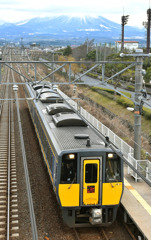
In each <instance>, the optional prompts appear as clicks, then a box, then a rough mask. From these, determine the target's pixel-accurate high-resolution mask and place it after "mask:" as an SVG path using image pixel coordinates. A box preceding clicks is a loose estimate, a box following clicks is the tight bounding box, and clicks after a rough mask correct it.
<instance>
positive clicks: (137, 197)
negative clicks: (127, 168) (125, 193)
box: [124, 178, 151, 215]
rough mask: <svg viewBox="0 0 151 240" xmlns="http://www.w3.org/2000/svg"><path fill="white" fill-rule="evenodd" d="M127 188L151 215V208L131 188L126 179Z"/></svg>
mask: <svg viewBox="0 0 151 240" xmlns="http://www.w3.org/2000/svg"><path fill="white" fill-rule="evenodd" d="M124 185H125V187H126V188H127V189H128V190H129V191H130V192H131V193H132V194H133V196H134V197H135V198H136V199H137V201H138V202H139V203H140V204H141V205H142V206H143V207H144V208H145V209H146V211H147V212H148V213H149V214H150V215H151V206H150V205H149V204H148V203H147V202H146V201H145V200H144V199H143V198H142V196H141V195H140V194H139V193H138V192H137V191H136V190H135V189H134V188H133V187H132V186H131V184H130V183H129V182H128V181H127V180H126V179H125V178H124Z"/></svg>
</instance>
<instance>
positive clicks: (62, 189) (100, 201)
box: [58, 148, 123, 227]
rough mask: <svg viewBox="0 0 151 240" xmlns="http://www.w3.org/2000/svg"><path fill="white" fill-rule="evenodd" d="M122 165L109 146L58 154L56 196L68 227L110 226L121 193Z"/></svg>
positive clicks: (114, 216) (114, 217)
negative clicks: (60, 160)
mask: <svg viewBox="0 0 151 240" xmlns="http://www.w3.org/2000/svg"><path fill="white" fill-rule="evenodd" d="M122 169H123V164H122V160H121V159H120V157H119V156H117V155H116V154H115V153H113V152H112V151H111V150H110V149H107V148H102V149H100V150H95V151H94V152H93V151H92V150H90V149H88V150H87V152H80V153H79V152H78V153H76V152H75V153H69V154H64V155H63V156H62V163H61V168H60V183H59V184H58V197H59V200H60V205H61V206H62V215H63V220H64V222H65V223H66V224H67V225H68V226H69V227H74V226H76V227H82V226H92V225H101V226H107V225H110V224H111V223H112V222H113V221H114V220H115V219H116V214H117V209H118V206H119V203H120V200H121V196H122V192H123V171H122Z"/></svg>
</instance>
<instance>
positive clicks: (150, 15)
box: [143, 8, 151, 53]
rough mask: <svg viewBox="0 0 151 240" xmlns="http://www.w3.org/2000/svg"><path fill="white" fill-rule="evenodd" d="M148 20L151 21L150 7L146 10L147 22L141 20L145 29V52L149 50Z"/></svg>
mask: <svg viewBox="0 0 151 240" xmlns="http://www.w3.org/2000/svg"><path fill="white" fill-rule="evenodd" d="M150 22H151V9H150V8H149V9H148V10H147V22H143V26H144V27H145V28H146V29H147V45H146V52H147V53H149V52H150V26H151V25H150Z"/></svg>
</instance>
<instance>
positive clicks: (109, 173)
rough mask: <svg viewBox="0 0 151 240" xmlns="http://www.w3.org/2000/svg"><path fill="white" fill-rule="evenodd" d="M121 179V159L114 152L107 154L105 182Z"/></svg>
mask: <svg viewBox="0 0 151 240" xmlns="http://www.w3.org/2000/svg"><path fill="white" fill-rule="evenodd" d="M120 181H121V160H120V157H118V156H117V155H116V154H113V153H110V154H107V158H106V182H120Z"/></svg>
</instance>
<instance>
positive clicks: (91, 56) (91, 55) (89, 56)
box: [86, 50, 96, 61]
mask: <svg viewBox="0 0 151 240" xmlns="http://www.w3.org/2000/svg"><path fill="white" fill-rule="evenodd" d="M86 59H87V60H93V61H95V59H96V50H93V51H91V52H89V53H88V54H87V56H86Z"/></svg>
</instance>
